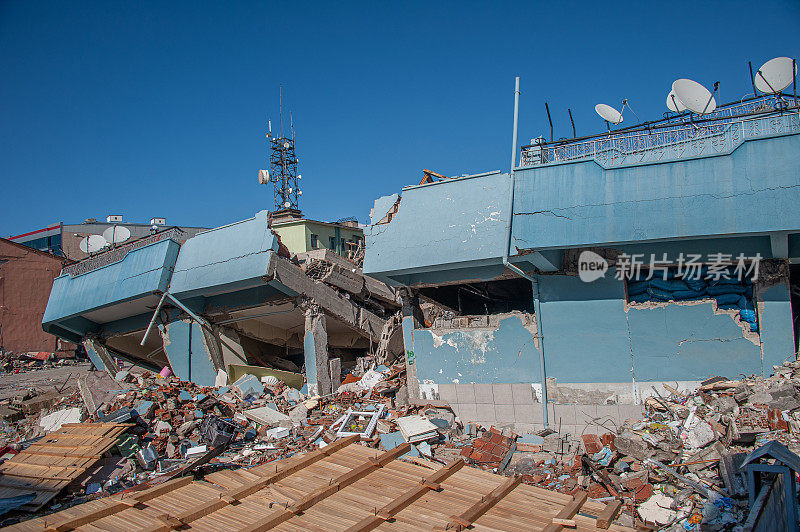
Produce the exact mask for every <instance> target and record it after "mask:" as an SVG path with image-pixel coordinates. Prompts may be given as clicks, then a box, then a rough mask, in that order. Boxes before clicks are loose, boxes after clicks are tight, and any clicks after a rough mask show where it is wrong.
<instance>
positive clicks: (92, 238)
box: [78, 235, 108, 253]
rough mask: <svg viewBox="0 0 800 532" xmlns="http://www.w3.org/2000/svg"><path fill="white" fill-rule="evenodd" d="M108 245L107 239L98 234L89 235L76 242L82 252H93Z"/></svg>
mask: <svg viewBox="0 0 800 532" xmlns="http://www.w3.org/2000/svg"><path fill="white" fill-rule="evenodd" d="M107 245H108V241H107V240H106V239H105V238H103V237H102V236H100V235H89V236H87V237H86V238H84V239H83V240H81V243H80V244H78V247H79V248H80V250H81V251H83V252H84V253H94V252H96V251H100V250H101V249H103V248H104V247H106V246H107Z"/></svg>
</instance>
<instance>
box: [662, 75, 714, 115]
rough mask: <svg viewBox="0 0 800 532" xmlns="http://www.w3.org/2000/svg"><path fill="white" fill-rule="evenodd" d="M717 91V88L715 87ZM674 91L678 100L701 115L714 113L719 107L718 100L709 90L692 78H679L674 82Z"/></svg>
mask: <svg viewBox="0 0 800 532" xmlns="http://www.w3.org/2000/svg"><path fill="white" fill-rule="evenodd" d="M714 91H716V88H715V89H714ZM672 92H674V93H675V96H677V98H675V99H676V100H680V102H681V103H682V104H683V105H684V106H685V107H686V108H687V109H688V110H690V111H691V112H693V113H697V114H700V115H704V114H708V113H713V112H714V109H716V108H717V101H716V100H715V99H714V96H713V95H712V94H711V92H709V90H708V89H707V88H705V87H703V86H702V85H700V84H699V83H697V82H696V81H692V80H691V79H685V78H683V79H678V80H675V82H674V83H673V84H672Z"/></svg>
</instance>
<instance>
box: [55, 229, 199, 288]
mask: <svg viewBox="0 0 800 532" xmlns="http://www.w3.org/2000/svg"><path fill="white" fill-rule="evenodd" d="M184 234H185V232H184V231H183V230H182V229H180V228H179V227H171V228H170V229H167V230H166V231H161V232H160V233H155V234H153V235H150V236H146V237H143V238H140V239H139V240H134V241H133V242H127V243H124V244H118V245H117V246H116V247H114V248H111V249H108V250H106V251H101V252H99V253H95V254H93V255H91V256H89V257H87V258H85V259H83V260H82V261H80V262H76V263H74V264H70V265H69V266H64V268H62V269H61V274H62V275H64V274H65V273H68V274H69V275H70V276H71V277H76V276H78V275H81V274H84V273H87V272H90V271H92V270H96V269H98V268H102V267H103V266H108V265H109V264H113V263H115V262H119V261H121V260H122V259H124V258H125V256H126V255H127V254H128V253H130V252H131V251H133V250H135V249H139V248H143V247H145V246H149V245H150V244H154V243H156V242H160V241H162V240H174V241H175V242H182V241H183V240H185V238H184V237H183V235H184Z"/></svg>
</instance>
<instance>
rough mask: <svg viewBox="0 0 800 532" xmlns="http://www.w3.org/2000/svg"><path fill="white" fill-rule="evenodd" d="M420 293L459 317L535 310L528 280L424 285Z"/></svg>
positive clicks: (531, 311)
mask: <svg viewBox="0 0 800 532" xmlns="http://www.w3.org/2000/svg"><path fill="white" fill-rule="evenodd" d="M419 293H420V295H422V296H424V297H426V298H428V299H431V300H433V301H435V302H437V303H438V304H439V305H442V306H444V307H446V308H448V309H450V310H452V311H453V312H454V313H455V314H456V315H457V316H467V315H469V316H478V315H486V314H498V313H504V312H512V311H515V310H518V311H522V312H528V313H531V314H532V313H533V289H532V287H531V283H530V282H529V281H527V280H525V279H507V280H502V281H487V282H474V283H464V284H457V285H444V286H437V287H431V288H421V289H420V291H419Z"/></svg>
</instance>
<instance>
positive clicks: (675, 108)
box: [667, 91, 686, 113]
mask: <svg viewBox="0 0 800 532" xmlns="http://www.w3.org/2000/svg"><path fill="white" fill-rule="evenodd" d="M667 109H669V110H670V111H672V112H673V113H682V112H683V111H685V110H686V106H685V105H683V102H682V101H680V99H678V97H677V96H676V95H675V91H669V94H667Z"/></svg>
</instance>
